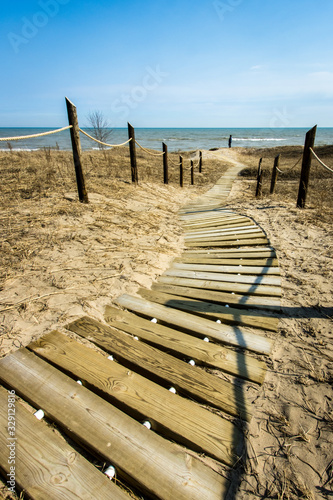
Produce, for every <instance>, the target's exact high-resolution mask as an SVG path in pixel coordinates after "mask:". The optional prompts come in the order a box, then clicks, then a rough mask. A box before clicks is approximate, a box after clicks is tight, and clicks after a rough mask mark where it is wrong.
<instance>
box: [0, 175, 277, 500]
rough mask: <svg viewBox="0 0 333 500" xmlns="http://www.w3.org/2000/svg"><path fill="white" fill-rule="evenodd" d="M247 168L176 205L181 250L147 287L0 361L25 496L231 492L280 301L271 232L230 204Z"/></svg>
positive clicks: (0, 425)
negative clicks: (251, 386)
mask: <svg viewBox="0 0 333 500" xmlns="http://www.w3.org/2000/svg"><path fill="white" fill-rule="evenodd" d="M239 170H240V168H239V167H238V166H237V167H232V168H230V169H229V170H228V172H227V173H226V174H225V175H224V176H223V177H222V178H221V179H220V180H219V182H218V183H217V184H216V185H215V186H214V187H213V188H212V189H210V190H209V191H208V192H207V193H205V194H204V195H202V196H201V197H199V198H197V199H196V200H195V201H193V202H192V203H190V204H189V205H187V206H186V207H184V208H183V209H182V210H181V211H180V214H179V216H180V218H181V221H182V224H183V227H184V237H185V250H184V252H183V254H182V255H181V256H180V257H179V258H177V259H175V260H174V261H173V263H172V265H171V267H170V269H168V270H167V271H166V272H165V273H164V274H163V275H162V276H160V278H159V279H158V281H157V282H156V283H155V284H154V285H153V287H152V289H151V290H146V289H140V290H139V293H138V295H137V296H130V295H122V296H121V297H118V299H117V300H116V301H115V304H113V305H112V304H110V306H108V307H106V310H105V323H100V322H97V321H96V320H94V319H92V318H89V317H83V318H80V319H79V320H77V321H75V322H73V323H71V324H70V325H68V331H69V332H71V335H64V334H63V333H60V332H57V331H53V332H51V333H48V334H46V335H44V336H43V337H42V338H41V339H39V340H38V341H36V342H33V343H31V344H30V345H29V346H28V347H27V348H22V349H19V350H18V351H16V352H14V353H13V354H11V355H9V356H7V357H5V358H3V359H1V360H0V380H1V382H2V384H3V386H4V388H3V387H0V399H1V405H0V408H1V410H0V443H1V447H0V449H1V451H0V465H1V468H2V470H3V471H4V472H5V474H9V473H10V472H11V470H10V465H9V463H8V453H9V451H8V450H9V448H8V446H7V445H8V442H10V443H11V442H14V441H10V439H11V438H10V436H9V434H8V432H9V430H8V412H7V399H8V391H6V390H5V389H10V390H14V391H15V393H16V394H17V395H18V396H20V398H21V400H20V401H19V400H16V402H15V412H16V413H15V418H16V432H15V438H16V439H15V446H16V470H15V480H16V484H17V487H18V489H23V490H24V491H25V492H26V494H27V495H28V496H29V497H31V498H33V499H43V500H44V499H45V498H48V499H66V500H68V499H70V500H71V499H82V498H84V499H107V498H110V499H126V498H127V499H129V498H133V497H131V496H130V495H129V493H128V490H127V489H126V487H125V486H124V485H128V486H129V487H130V488H131V489H132V491H134V493H135V492H136V493H137V495H138V498H139V497H140V498H142V497H143V498H159V499H165V500H171V499H177V500H182V499H184V500H185V499H186V500H195V499H198V500H199V499H200V500H205V499H206V500H221V499H223V498H224V497H225V495H226V493H227V490H228V485H229V479H228V470H229V468H230V467H232V466H233V465H234V464H235V463H236V462H237V461H239V458H240V457H241V455H242V450H243V446H244V443H243V440H244V434H243V431H244V428H245V427H246V422H248V421H249V420H250V419H251V405H250V404H249V403H248V402H247V398H246V394H245V388H244V384H245V381H250V382H252V383H255V384H261V383H262V382H263V380H264V377H265V371H266V363H265V358H267V356H269V354H270V352H271V350H272V345H273V340H274V332H275V331H276V330H277V327H278V320H277V317H276V315H275V313H276V312H277V311H279V309H280V296H281V283H280V273H279V268H278V262H277V258H276V255H275V252H274V249H272V247H271V246H270V244H269V240H268V238H267V235H266V234H264V232H263V231H262V230H261V229H260V228H259V227H258V226H257V225H256V224H255V222H254V221H252V220H250V219H249V218H247V217H245V216H242V215H239V214H237V213H234V212H232V211H230V210H228V209H225V208H223V207H224V205H225V201H226V199H227V197H228V194H229V192H230V189H231V187H232V183H233V181H234V179H235V177H236V175H237V173H238V171H239ZM78 336H79V337H78ZM80 339H81V341H80ZM87 341H89V342H88V343H87ZM91 343H92V344H93V345H94V346H96V348H91V347H92V346H91ZM97 348H98V349H97ZM223 374H225V376H223ZM77 381H80V383H77ZM22 400H23V401H22ZM24 401H26V402H27V403H29V405H30V406H29V407H27V405H26V404H24ZM31 407H32V408H33V409H35V410H37V409H42V410H43V411H44V413H45V416H46V422H47V423H46V422H45V420H42V421H38V420H37V419H36V418H35V417H34V416H33V414H32V413H33V411H34V410H33V409H31ZM144 422H145V425H143V423H144ZM147 422H149V424H148V423H147ZM49 423H51V424H55V428H56V430H55V428H54V426H49V425H48V424H49ZM147 426H148V427H150V429H148V428H147ZM64 436H65V437H66V439H64ZM12 438H13V436H12ZM96 464H97V466H96ZM103 464H104V465H105V464H106V465H105V466H107V465H110V464H112V465H113V466H114V467H115V470H116V480H113V481H111V480H109V479H108V478H107V476H106V475H105V474H103V473H102V472H103V467H102V465H103ZM104 468H105V467H104ZM140 495H141V496H140Z"/></svg>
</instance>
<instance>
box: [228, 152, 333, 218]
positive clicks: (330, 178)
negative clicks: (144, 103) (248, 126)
mask: <svg viewBox="0 0 333 500" xmlns="http://www.w3.org/2000/svg"><path fill="white" fill-rule="evenodd" d="M315 150H316V153H317V154H318V156H319V157H320V158H321V159H322V160H323V161H324V163H326V164H327V165H328V166H329V167H333V161H332V159H333V146H322V147H316V148H315ZM238 152H239V153H240V160H241V161H242V162H243V163H244V164H246V165H248V168H246V169H244V170H243V171H242V174H241V175H243V176H244V177H246V178H248V179H249V180H251V181H253V183H255V181H256V178H257V171H258V165H259V159H260V158H263V161H262V170H263V189H262V198H263V199H265V198H266V199H268V198H272V195H270V193H269V191H270V183H271V175H272V167H273V164H274V158H275V157H276V156H277V155H278V154H281V157H280V166H279V168H280V170H282V171H283V173H282V174H281V173H278V177H277V183H276V189H275V192H274V196H273V198H274V199H277V200H280V201H282V202H288V201H294V202H295V203H296V199H297V194H298V188H299V179H300V173H301V163H302V162H301V161H299V160H300V159H301V157H302V153H303V148H302V147H301V146H292V147H290V146H285V147H282V148H269V149H253V148H251V149H246V150H241V148H238ZM298 161H299V162H298ZM297 162H298V163H297ZM295 165H296V166H295ZM253 189H254V190H255V187H253ZM332 191H333V174H332V173H330V172H329V171H327V170H326V169H324V168H323V167H322V166H321V165H320V164H319V163H318V162H317V161H316V160H315V159H313V160H312V166H311V171H310V182H309V188H308V195H307V202H306V203H307V207H309V208H311V209H313V212H312V217H313V220H314V222H315V221H316V220H317V221H318V222H320V221H325V222H328V221H329V220H331V218H332V214H333V197H332V196H331V195H330V193H332Z"/></svg>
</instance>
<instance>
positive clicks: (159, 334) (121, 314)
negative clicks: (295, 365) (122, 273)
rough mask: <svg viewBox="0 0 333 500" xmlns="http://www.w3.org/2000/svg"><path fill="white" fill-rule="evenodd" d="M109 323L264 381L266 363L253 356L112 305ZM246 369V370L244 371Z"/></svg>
mask: <svg viewBox="0 0 333 500" xmlns="http://www.w3.org/2000/svg"><path fill="white" fill-rule="evenodd" d="M105 321H106V322H107V323H109V325H110V326H113V327H114V328H118V329H119V330H122V331H124V332H127V333H130V334H132V335H135V336H137V337H139V338H140V340H143V341H145V342H148V343H149V344H151V345H153V346H156V347H158V348H160V349H161V348H162V349H164V350H166V351H167V352H169V353H170V352H171V353H173V354H174V355H176V356H185V357H186V358H187V359H193V360H194V361H195V362H196V364H205V365H208V366H213V367H216V368H220V369H221V370H223V371H226V372H228V373H231V374H232V375H236V376H238V377H241V378H246V379H248V380H251V381H252V382H256V383H258V384H261V383H262V382H263V381H264V377H265V373H266V365H265V363H263V362H261V361H258V360H257V359H255V358H253V357H249V356H248V355H247V354H245V353H244V354H243V353H239V352H238V353H236V352H235V351H232V350H230V349H227V348H225V347H223V346H220V345H216V344H213V343H212V342H204V341H203V340H202V339H198V338H196V337H193V336H192V335H187V334H186V333H183V332H180V331H178V330H175V329H173V328H170V327H167V326H164V325H160V324H158V323H153V322H151V321H150V320H148V319H144V318H141V317H140V316H136V315H135V314H132V313H130V312H128V311H123V310H120V309H116V308H115V307H111V306H106V308H105ZM243 358H244V359H243ZM240 360H241V361H240ZM243 366H245V367H246V370H244V371H242V370H241V367H243Z"/></svg>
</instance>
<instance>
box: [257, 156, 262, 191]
mask: <svg viewBox="0 0 333 500" xmlns="http://www.w3.org/2000/svg"><path fill="white" fill-rule="evenodd" d="M261 164H262V158H260V160H259V166H258V175H257V188H256V197H258V196H261V186H262V183H261V181H262V169H261Z"/></svg>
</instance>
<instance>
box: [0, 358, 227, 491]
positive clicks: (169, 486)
mask: <svg viewBox="0 0 333 500" xmlns="http://www.w3.org/2000/svg"><path fill="white" fill-rule="evenodd" d="M0 379H1V380H2V381H3V382H4V383H5V384H6V385H9V386H10V387H12V388H13V389H15V391H16V393H17V394H18V395H20V396H22V397H23V398H24V399H26V400H27V401H29V402H31V403H32V404H33V406H35V407H36V408H42V409H43V410H44V412H45V414H46V415H47V416H48V417H49V418H50V419H51V420H53V421H55V422H56V423H57V424H59V425H60V426H61V427H62V428H63V429H64V430H65V432H66V433H69V434H70V435H71V437H72V438H74V439H75V440H77V441H78V442H79V443H80V444H83V445H84V446H86V447H88V448H89V449H90V450H92V451H93V452H94V453H96V454H97V455H98V456H99V457H102V459H103V460H105V461H106V462H108V463H112V464H113V465H114V466H115V467H116V469H117V471H118V474H119V475H120V477H124V476H125V477H126V479H127V480H128V481H130V482H132V483H133V484H134V485H135V486H137V487H138V488H139V489H140V491H142V492H143V493H144V492H146V493H147V494H148V496H152V497H153V498H155V497H156V498H161V499H165V500H171V499H173V498H177V499H178V498H179V499H182V500H188V499H189V498H195V499H197V500H201V499H202V498H205V499H206V500H211V499H212V498H214V499H215V500H220V499H221V498H223V497H224V495H225V491H226V486H227V485H226V481H225V479H224V478H223V477H221V476H219V475H218V474H216V473H215V472H213V471H212V470H211V469H209V468H208V467H206V466H204V465H203V464H202V463H201V462H200V461H199V460H197V459H196V458H194V457H189V455H188V453H187V452H186V450H184V449H182V448H181V447H179V446H177V445H175V444H173V443H171V442H170V441H167V440H166V439H163V438H162V437H160V436H159V435H157V434H155V433H154V432H151V431H149V430H148V429H146V428H145V427H144V426H143V425H142V424H140V423H139V422H136V421H135V420H133V419H132V418H130V417H129V416H127V415H126V414H124V413H123V412H121V411H120V410H118V409H117V408H115V407H113V406H112V405H111V404H110V403H108V402H107V401H104V400H103V399H102V398H100V397H99V396H97V395H96V394H94V393H93V392H91V391H89V390H88V389H87V388H85V387H83V386H80V385H79V384H77V383H76V382H75V381H74V380H73V379H71V378H69V377H67V376H66V375H64V374H63V373H61V372H60V371H59V370H57V369H56V368H54V367H53V366H51V365H50V364H48V363H46V362H45V361H43V360H42V359H40V358H38V357H37V356H36V355H35V354H33V353H31V352H29V351H27V350H26V349H21V350H19V351H16V352H15V353H14V354H11V355H9V356H6V357H5V358H2V359H1V360H0ZM222 444H223V443H222ZM226 454H228V455H229V457H230V455H231V454H232V451H231V450H230V449H228V448H227V446H226ZM95 498H96V497H95Z"/></svg>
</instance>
